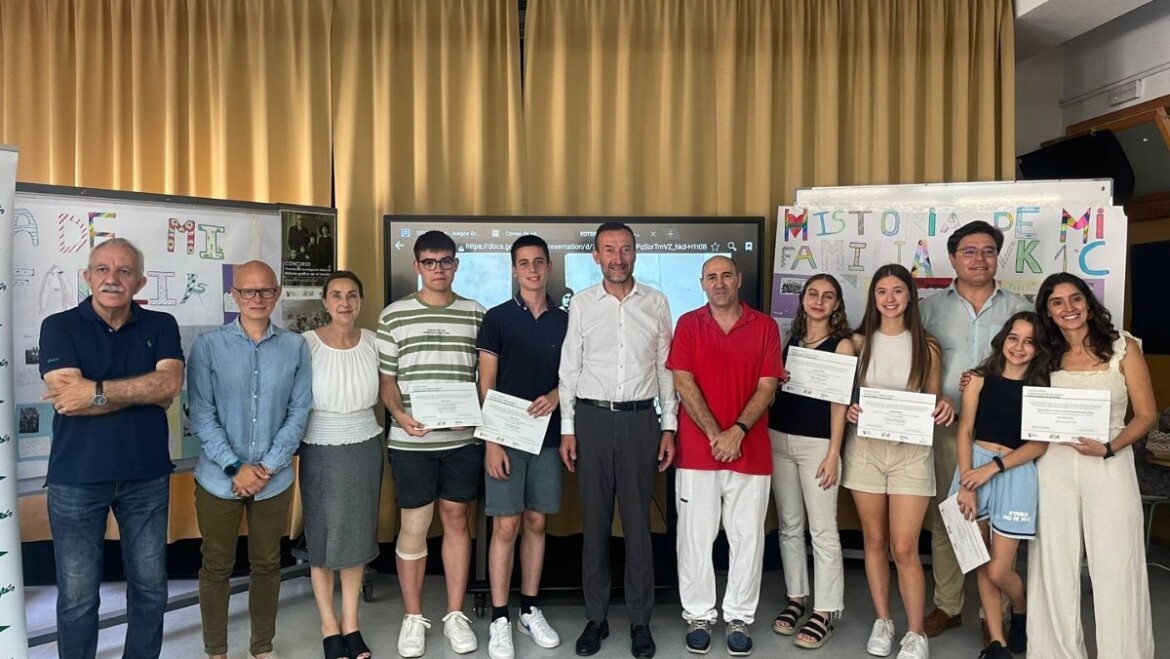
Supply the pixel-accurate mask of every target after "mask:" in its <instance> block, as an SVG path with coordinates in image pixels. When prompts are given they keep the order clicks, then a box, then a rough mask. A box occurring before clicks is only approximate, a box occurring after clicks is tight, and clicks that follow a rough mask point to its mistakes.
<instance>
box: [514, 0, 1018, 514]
mask: <svg viewBox="0 0 1170 659" xmlns="http://www.w3.org/2000/svg"><path fill="white" fill-rule="evenodd" d="M1012 21H1013V11H1012V4H1011V1H1010V0H694V1H693V2H661V1H659V0H529V3H528V11H527V15H526V20H525V66H526V68H525V78H524V89H525V93H524V124H525V139H526V149H527V152H526V155H527V159H528V161H527V162H528V167H527V170H526V175H527V176H526V178H527V181H526V183H527V190H528V195H527V200H528V212H530V213H532V214H537V215H539V214H553V215H556V214H566V215H655V214H661V215H666V214H678V215H762V216H764V217H766V218H771V217H773V216H774V214H775V212H776V208H777V206H779V205H780V204H781V203H791V202H792V201H793V200H794V196H795V190H796V188H798V187H805V186H814V185H862V184H878V183H910V182H934V181H973V180H994V179H1010V178H1013V174H1014V158H1013V148H1014V140H1015V136H1014V106H1015V97H1014V93H1015V79H1014V61H1015V57H1014V36H1013V22H1012ZM766 226H768V227H769V238H768V240H767V241H766V242H767V244H768V248H769V249H768V251H769V254H770V253H771V251H772V248H771V243H772V241H773V240H774V236H775V229H774V226H773V225H772V223H771V222H769V223H767V225H766ZM571 482H572V479H571V477H570V478H567V479H566V483H565V484H566V488H565V496H564V501H565V503H566V508H568V509H571V510H575V509H576V508H575V506H576V497H577V494H576V491H575V488H574V487H572V485H571ZM664 489H665V488H664V487H663V485H662V482H661V480H660V482H659V483H658V491H657V493H656V496H655V499H656V501H658V502H659V505H660V506H661V504H662V502H664V501H665V497H664V496H663V494H664ZM841 507H842V510H841V525H842V527H843V528H857V521H856V513H855V512H854V509H853V506H852V501H851V500H849V499H848V497H843V498H842V506H841ZM662 509H665V508H664V507H663V508H662ZM573 522H575V520H568V519H566V518H565V516H564V515H561V516H560V518H558V519H556V520H555V521H553V520H550V531H552V530H557V531H564V530H566V526H567V525H570V524H572V523H573ZM655 522H656V525H659V528H661V526H660V524H661V522H660V518H659V517H658V516H657V515H656V518H655ZM554 525H555V526H556V527H557V528H556V529H554V528H553V527H554Z"/></svg>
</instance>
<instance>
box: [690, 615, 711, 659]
mask: <svg viewBox="0 0 1170 659" xmlns="http://www.w3.org/2000/svg"><path fill="white" fill-rule="evenodd" d="M710 649H711V621H710V620H692V621H691V624H689V625H687V652H693V653H695V654H707V651H708V650H710Z"/></svg>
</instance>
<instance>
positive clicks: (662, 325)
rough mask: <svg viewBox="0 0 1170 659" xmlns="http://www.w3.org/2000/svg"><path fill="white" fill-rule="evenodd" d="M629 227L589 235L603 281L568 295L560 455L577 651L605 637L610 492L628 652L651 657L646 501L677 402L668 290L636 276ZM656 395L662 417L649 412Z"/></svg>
mask: <svg viewBox="0 0 1170 659" xmlns="http://www.w3.org/2000/svg"><path fill="white" fill-rule="evenodd" d="M635 250H636V247H635V241H634V232H633V231H632V230H631V229H630V228H629V227H628V226H626V225H624V224H621V223H619V222H606V223H605V224H602V225H601V226H600V227H598V229H597V233H596V235H595V237H594V240H593V260H594V261H595V262H596V263H597V264H598V265H599V266H601V274H602V277H603V279H602V282H601V283H600V284H598V285H597V286H592V287H590V288H587V289H585V290H583V291H581V292H579V293H577V294H576V295H575V296H574V297H573V304H572V306H571V307H570V308H569V329H568V334H567V335H566V337H565V343H564V347H563V349H562V351H561V367H560V385H559V390H560V406H561V459H562V460H563V461H564V463H565V467H566V468H568V470H569V471H575V472H577V475H578V482H579V484H580V487H581V512H582V524H583V527H584V529H583V530H584V548H583V552H582V559H581V560H582V569H581V572H582V575H581V580H582V590H583V591H584V594H585V615H586V618H588V623H587V624H586V626H585V630H584V631H583V632H582V633H581V636H580V638H578V639H577V645H576V652H577V654H578V655H580V656H589V655H592V654H595V653H597V651H598V650H599V649H600V648H601V641H602V639H604V638H605V637H607V636H608V635H609V623H608V622H607V621H606V613H607V609H608V606H609V587H610V582H609V574H610V572H609V538H610V529H611V527H612V525H613V509H614V497H615V494H616V497H617V501H618V504H619V509H620V512H621V520H622V529H623V532H624V535H625V543H626V566H625V596H626V609H627V611H628V612H629V615H630V639H631V644H630V651H631V653H632V654H633V655H634V656H635V657H641V658H644V659H646V658H649V657H653V656H654V652H655V647H654V639H653V637H652V636H651V635H650V612H651V610H652V609H653V608H654V554H653V548H652V546H651V542H650V505H651V498H652V495H653V486H654V472H655V470H657V471H665V470H666V468H667V467H669V466H670V464H671V462H672V461H673V460H674V433H675V430H676V428H677V427H678V426H677V417H676V414H677V411H678V399H677V398H676V397H675V392H674V381H673V379H672V376H671V373H670V371H668V370H666V357H667V353H668V352H669V350H670V341H671V316H670V307H669V305H668V304H667V301H666V296H664V295H663V294H662V293H661V292H660V291H657V290H655V289H653V288H650V287H648V286H644V285H640V284H638V283H637V282H636V281H635V280H634V260H635V256H636V254H635ZM655 398H657V399H658V402H659V405H660V406H661V408H662V419H661V422H660V421H659V418H658V413H657V411H656V410H655V409H654V399H655Z"/></svg>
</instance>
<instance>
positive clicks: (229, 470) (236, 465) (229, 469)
mask: <svg viewBox="0 0 1170 659" xmlns="http://www.w3.org/2000/svg"><path fill="white" fill-rule="evenodd" d="M242 466H244V463H243V462H240V461H239V460H236V461H235V462H233V463H231V464H230V465H228V466H226V467H224V468H223V473H225V474H227V475H228V476H235V475H236V474H238V473H239V472H240V467H242Z"/></svg>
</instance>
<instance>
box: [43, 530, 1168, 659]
mask: <svg viewBox="0 0 1170 659" xmlns="http://www.w3.org/2000/svg"><path fill="white" fill-rule="evenodd" d="M1150 558H1151V560H1157V561H1160V562H1162V563H1164V564H1170V551H1167V550H1165V549H1158V550H1156V551H1155V552H1153V553H1152V554H1151V556H1150ZM928 574H929V570H928ZM720 583H721V584H722V580H720ZM845 583H846V614H845V617H844V619H842V620H841V621H840V622H839V624H838V627H837V632H836V634H835V636H834V637H833V639H832V640H831V641H830V642H829V643H828V645H826V646H825V648H823V649H822V650H819V651H813V652H809V651H804V650H800V649H798V648H795V647H794V646H792V644H791V639H789V638H785V637H781V636H778V635H776V634H774V633H772V631H771V620H772V617H773V616H774V615H775V614H776V613H777V612H778V611H779V609H780V608H781V604H782V597H783V580H782V575H781V573H780V572H779V571H771V572H767V573H765V574H764V582H763V588H762V599H761V602H760V609H759V620H758V622H757V623H756V624H755V625H754V626H753V630H754V640H755V643H756V655H757V656H764V657H810V658H811V657H817V658H818V659H837V658H842V659H843V658H845V657H849V658H855V657H865V656H866V655H865V651H864V645H865V639H866V636H867V635H868V633H869V628H870V624H871V622H872V617H873V614H872V609H871V606H870V603H869V595H868V591H867V590H866V585H865V575H864V573H863V571H862V570H861V568H860V567H859V564H857V563H854V562H850V564H849V566H848V567H847V568H846V575H845ZM1150 585H1151V590H1152V592H1153V610H1154V619H1155V620H1165V619H1166V615H1167V614H1168V613H1170V572H1166V571H1163V570H1160V569H1157V568H1150ZM721 587H722V586H721ZM194 588H195V583H194V582H191V581H174V582H172V584H171V589H172V595H173V594H176V593H178V592H183V591H190V590H192V589H194ZM121 591H122V588H121V585H120V584H109V585H107V586H106V587H105V588H104V589H103V605H102V609H103V611H106V610H112V609H117V608H121V607H122V606H123V604H124V599H123V596H122V595H121ZM27 596H28V613H29V628H30V629H31V630H37V629H41V628H44V627H46V626H51V625H52V624H53V606H54V598H55V596H56V594H55V589H53V588H29V589H28V593H27ZM976 597H977V596H976V594H975V588H974V580H973V579H971V580H969V587H968V597H967V605H966V610H965V611H964V624H963V626H962V627H961V628H959V629H956V630H952V631H949V632H947V633H946V634H944V635H942V636H941V637H939V638H936V639H933V640H932V641H931V644H930V649H931V656H932V657H934V659H951V658H956V659H958V658H970V659H975V658H976V657H977V656H978V654H979V650H980V639H979V624H978V616H977V613H976V611H977V599H976ZM374 598H375V600H374V601H373V602H370V603H365V604H363V605H362V628H363V630H362V631H363V635H364V636H365V638H366V641H367V642H368V643H369V644H370V646H371V647H372V648H373V649H374V652H375V656H376V657H380V658H389V657H397V652H396V650H395V642H396V639H397V635H398V627H399V621H400V619H401V616H402V606H401V600H400V598H399V597H398V586H397V581H396V580H395V578H394V577H393V576H392V575H389V576H388V575H382V576H379V577H378V578H377V580H376V581H375V584H374ZM662 599H664V598H660V602H659V604H658V606H657V608H656V611H655V613H656V617H655V619H654V621H653V625H652V629H653V632H654V637H655V640H656V641H657V643H658V656H659V657H665V658H669V657H685V656H688V655H687V653H686V652H685V651H684V647H683V642H682V637H683V634H684V632H685V629H686V627H685V624H684V623H683V621H682V619H681V618H680V617H679V607H678V603H677V600H674V601H661V600H662ZM442 601H443V595H442V579H441V577H428V579H427V584H426V599H425V604H426V609H427V611H426V612H427V616H428V618H430V620H431V621H432V623H433V626H432V628H431V629H430V630H429V631H428V632H427V642H428V652H427V655H426V656H428V657H456V656H464V657H473V656H474V657H486V656H487V621H485V620H476V619H475V618H473V621H474V622H475V628H476V632H477V634H478V635H479V639H480V648H479V650H478V652H476V653H474V654H470V655H455V654H454V653H452V652H451V650H450V648H449V647H448V646H447V643H446V640H445V639H444V638H443V635H442V623H441V622H440V618H441V617H442V614H443V612H442V611H441V610H440V607H441V602H442ZM543 604H544V606H543V608H544V610H545V613H546V615H547V616H548V618H549V620H550V622H552V624H553V625H554V626H555V627H556V628H557V630H558V631H559V632H560V634H561V638H562V643H561V646H560V647H559V648H557V649H554V650H544V649H541V648H538V647H537V646H535V645H534V644H533V643H532V642H531V641H530V640H529V639H528V638H527V637H524V636H522V635H520V634H515V635H514V639H515V643H516V656H517V657H520V658H535V657H541V658H545V657H547V658H551V657H571V656H575V655H574V654H573V641H574V640H575V639H576V637H577V634H578V633H579V632H580V630H581V627H582V625H583V623H584V620H583V618H582V616H583V613H582V605H581V603H580V601H579V599H572V598H565V597H556V598H546V599H545V601H544V603H543ZM896 606H897V604H896V598H895V607H896ZM1082 606H1083V610H1084V611H1085V616H1086V621H1087V623H1086V625H1087V626H1086V636H1087V637H1088V639H1089V643H1090V653H1091V655H1094V654H1095V652H1093V648H1092V644H1093V627H1092V623H1091V616H1092V597H1091V592H1090V591H1089V590H1088V580H1087V579H1086V580H1085V591H1084V593H1083V605H1082ZM470 610H471V602H470V598H469V599H468V604H467V611H468V612H469V615H470ZM624 617H625V616H624V610H623V607H622V605H621V604H620V603H615V605H614V606H613V607H612V608H611V610H610V624H611V635H610V638H609V639H608V640H607V641H605V642H604V644H603V646H602V651H601V653H599V654H598V655H596V656H597V657H598V658H599V659H604V658H607V657H629V656H630V654H629V640H628V638H629V637H628V634H627V633H626V626H625V620H624ZM895 620H896V622H897V625H898V633H899V635H900V634H901V633H902V632H903V631H904V629H905V618H904V617H903V616H902V614H901V611H900V610H897V609H896V610H895ZM230 625H231V626H230V644H231V646H232V652H231V655H230V656H231V657H232V659H237V658H238V659H245V658H246V657H247V656H248V654H247V642H248V633H249V631H248V616H247V596H246V594H237V595H234V596H232V599H231V623H230ZM716 631H717V634H716V635H715V639H714V643H713V649H712V652H711V655H710V656H715V657H719V656H726V655H725V654H724V652H723V649H722V629H721V627H717V628H716ZM124 634H125V627H122V626H119V627H112V628H109V629H105V630H103V631H102V632H101V638H100V642H99V651H98V657H99V659H116V658H118V657H121V656H122V652H121V643H122V638H123V636H124ZM1154 635H1155V638H1156V640H1157V643H1158V646H1159V650H1160V653H1162V652H1166V653H1170V626H1167V625H1161V624H1156V625H1155V627H1154ZM320 648H321V644H320V634H319V621H318V618H317V608H316V605H315V604H314V601H313V594H312V590H311V588H310V586H309V580H308V579H307V578H296V579H292V580H290V581H286V582H285V583H284V585H283V588H282V590H281V608H280V618H279V621H278V631H277V636H276V649H277V653H278V655H279V657H280V658H281V659H312V658H314V657H320V656H322V655H321V649H320ZM29 656H30V657H32V658H33V659H49V658H52V657H56V656H57V652H56V645H55V644H49V645H42V646H39V647H34V648H33V649H32V652H31V653H30V655H29ZM163 656H164V657H179V658H182V659H188V658H189V659H198V658H199V657H201V656H203V644H202V641H201V636H200V624H199V609H198V607H189V608H185V609H181V610H177V611H173V612H171V613H168V614H167V618H166V637H165V642H164V645H163ZM1167 656H1170V654H1167Z"/></svg>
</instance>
